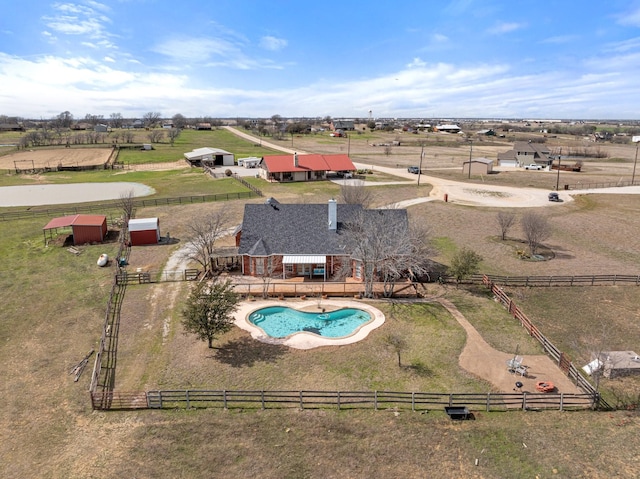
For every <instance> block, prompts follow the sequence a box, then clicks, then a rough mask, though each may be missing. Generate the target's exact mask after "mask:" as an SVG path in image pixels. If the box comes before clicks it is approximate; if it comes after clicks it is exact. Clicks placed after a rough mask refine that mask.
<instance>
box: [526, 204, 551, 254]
mask: <svg viewBox="0 0 640 479" xmlns="http://www.w3.org/2000/svg"><path fill="white" fill-rule="evenodd" d="M520 225H521V226H522V232H523V233H524V237H525V239H526V241H527V245H528V246H529V253H530V254H531V256H533V255H534V254H536V252H537V251H538V248H539V247H540V245H541V244H542V242H543V241H544V240H546V239H547V238H549V236H551V227H550V226H549V222H548V221H547V219H546V218H545V217H544V216H541V215H540V214H538V213H534V212H533V211H528V212H527V213H525V214H524V216H523V217H522V220H521V221H520Z"/></svg>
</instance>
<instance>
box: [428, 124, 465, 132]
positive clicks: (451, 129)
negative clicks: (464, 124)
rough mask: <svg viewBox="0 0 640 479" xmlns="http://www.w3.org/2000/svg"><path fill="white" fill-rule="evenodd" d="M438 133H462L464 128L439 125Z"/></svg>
mask: <svg viewBox="0 0 640 479" xmlns="http://www.w3.org/2000/svg"><path fill="white" fill-rule="evenodd" d="M435 130H436V131H442V132H445V133H460V132H461V131H462V128H460V127H459V126H458V125H438V126H436V127H435Z"/></svg>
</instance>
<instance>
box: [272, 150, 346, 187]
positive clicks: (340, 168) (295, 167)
mask: <svg viewBox="0 0 640 479" xmlns="http://www.w3.org/2000/svg"><path fill="white" fill-rule="evenodd" d="M260 168H261V170H260V176H261V177H262V178H264V179H265V180H268V181H280V182H285V181H314V180H326V179H327V172H330V171H332V172H334V173H345V172H349V173H353V172H355V171H356V167H355V166H354V165H353V162H352V161H351V158H349V156H347V155H298V154H297V153H294V154H293V155H269V156H264V157H262V162H261V163H260Z"/></svg>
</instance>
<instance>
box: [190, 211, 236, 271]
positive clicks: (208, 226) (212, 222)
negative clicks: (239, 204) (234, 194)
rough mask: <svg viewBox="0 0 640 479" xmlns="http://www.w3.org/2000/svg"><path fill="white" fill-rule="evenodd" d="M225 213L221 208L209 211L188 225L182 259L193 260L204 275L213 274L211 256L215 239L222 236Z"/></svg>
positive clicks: (224, 226) (225, 221) (224, 225)
mask: <svg viewBox="0 0 640 479" xmlns="http://www.w3.org/2000/svg"><path fill="white" fill-rule="evenodd" d="M226 224H227V215H226V214H225V212H224V210H223V209H219V210H217V211H214V212H213V213H210V214H209V215H208V216H207V217H205V218H204V219H201V220H200V219H195V220H193V221H192V222H191V223H190V224H189V225H188V226H187V228H188V231H189V236H188V237H187V240H186V243H185V247H184V253H183V254H182V258H183V259H187V260H191V261H195V262H197V263H199V264H200V265H201V266H202V268H203V269H204V272H205V276H212V275H213V267H212V264H211V258H212V256H213V254H214V252H215V243H216V241H217V240H218V239H219V238H220V237H222V236H224V234H225V228H226Z"/></svg>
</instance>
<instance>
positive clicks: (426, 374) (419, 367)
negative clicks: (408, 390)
mask: <svg viewBox="0 0 640 479" xmlns="http://www.w3.org/2000/svg"><path fill="white" fill-rule="evenodd" d="M404 368H405V369H407V370H409V371H413V372H414V373H415V374H417V375H418V376H420V377H423V378H430V377H432V376H433V375H434V372H433V370H432V369H431V368H430V367H429V366H427V365H426V364H424V363H423V362H422V361H420V360H415V361H412V363H411V364H410V365H408V366H404Z"/></svg>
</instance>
